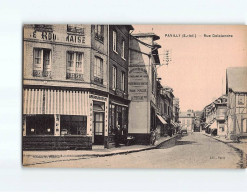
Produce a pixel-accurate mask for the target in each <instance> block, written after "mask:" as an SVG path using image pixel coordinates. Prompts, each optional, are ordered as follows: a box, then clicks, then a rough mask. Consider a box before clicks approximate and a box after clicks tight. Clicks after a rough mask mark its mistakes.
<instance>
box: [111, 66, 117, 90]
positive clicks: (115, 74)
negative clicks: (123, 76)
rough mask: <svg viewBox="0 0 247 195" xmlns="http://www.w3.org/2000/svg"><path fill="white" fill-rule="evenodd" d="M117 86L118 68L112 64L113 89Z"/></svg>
mask: <svg viewBox="0 0 247 195" xmlns="http://www.w3.org/2000/svg"><path fill="white" fill-rule="evenodd" d="M116 87H117V68H116V67H115V66H112V89H113V90H115V89H116Z"/></svg>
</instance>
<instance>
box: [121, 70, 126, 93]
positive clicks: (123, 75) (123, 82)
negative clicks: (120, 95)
mask: <svg viewBox="0 0 247 195" xmlns="http://www.w3.org/2000/svg"><path fill="white" fill-rule="evenodd" d="M121 90H122V91H125V72H122V73H121Z"/></svg>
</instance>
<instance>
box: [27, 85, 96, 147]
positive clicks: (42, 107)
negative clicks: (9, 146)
mask: <svg viewBox="0 0 247 195" xmlns="http://www.w3.org/2000/svg"><path fill="white" fill-rule="evenodd" d="M89 95H90V94H89V92H87V91H80V90H63V89H45V88H24V90H23V149H24V150H46V149H47V150H64V149H92V130H91V129H90V127H91V124H90V122H91V121H90V120H89V119H90V98H89Z"/></svg>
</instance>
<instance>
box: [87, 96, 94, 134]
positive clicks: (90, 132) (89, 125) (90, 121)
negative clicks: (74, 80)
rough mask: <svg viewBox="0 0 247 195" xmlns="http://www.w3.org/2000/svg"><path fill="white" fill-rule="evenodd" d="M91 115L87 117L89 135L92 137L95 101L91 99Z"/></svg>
mask: <svg viewBox="0 0 247 195" xmlns="http://www.w3.org/2000/svg"><path fill="white" fill-rule="evenodd" d="M88 107H89V114H88V115H87V135H88V136H92V132H93V101H92V100H90V99H89V106H88Z"/></svg>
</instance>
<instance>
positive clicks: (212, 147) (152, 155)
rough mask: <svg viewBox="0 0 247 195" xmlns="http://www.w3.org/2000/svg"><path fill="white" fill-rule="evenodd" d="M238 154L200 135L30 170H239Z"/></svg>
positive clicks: (59, 162)
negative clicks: (163, 145) (161, 146)
mask: <svg viewBox="0 0 247 195" xmlns="http://www.w3.org/2000/svg"><path fill="white" fill-rule="evenodd" d="M241 157H242V155H241V153H240V152H238V151H236V150H235V149H233V148H231V147H229V146H228V145H226V144H224V143H222V142H219V141H217V140H215V139H212V138H210V137H207V136H205V135H203V134H201V133H193V134H192V135H191V134H189V135H184V136H183V137H182V138H181V139H178V140H177V141H176V145H175V146H172V147H170V148H164V149H153V150H147V151H142V152H134V153H130V154H125V155H114V156H107V157H86V158H85V157H84V158H79V157H78V158H73V159H66V160H63V161H59V160H57V161H56V159H53V160H52V162H49V163H43V164H42V163H41V164H39V163H37V164H34V165H32V166H33V167H74V168H75V167H78V168H241V160H242V158H241Z"/></svg>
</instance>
